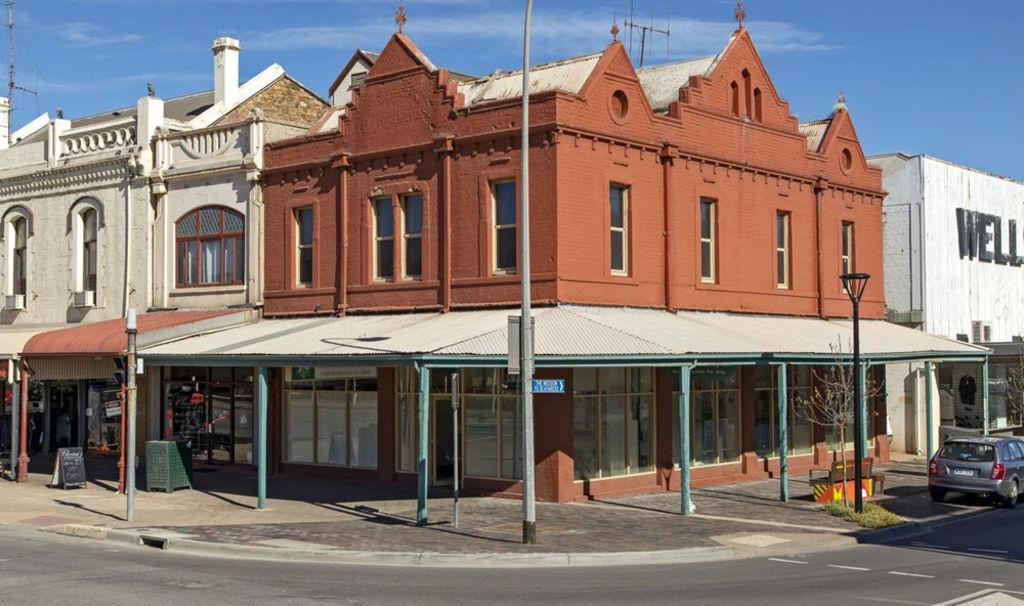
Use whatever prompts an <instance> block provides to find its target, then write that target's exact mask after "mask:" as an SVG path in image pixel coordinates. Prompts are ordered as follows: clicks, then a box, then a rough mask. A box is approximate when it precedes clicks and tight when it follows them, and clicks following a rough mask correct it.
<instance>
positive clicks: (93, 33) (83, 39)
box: [38, 21, 142, 46]
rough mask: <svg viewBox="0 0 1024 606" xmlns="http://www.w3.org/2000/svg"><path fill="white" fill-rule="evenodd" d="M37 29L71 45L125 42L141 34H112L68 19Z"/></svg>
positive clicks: (130, 41) (100, 44)
mask: <svg viewBox="0 0 1024 606" xmlns="http://www.w3.org/2000/svg"><path fill="white" fill-rule="evenodd" d="M38 29H44V30H45V32H46V33H48V34H49V35H51V36H55V37H57V38H59V39H61V40H63V41H64V42H66V43H68V44H70V45H73V46H105V45H109V44H127V43H132V42H139V41H140V40H142V36H141V35H139V34H135V33H128V34H112V33H108V32H104V31H103V30H102V29H100V28H99V27H98V26H96V25H94V24H92V23H87V22H85V21H69V22H65V23H59V24H57V25H51V26H45V27H41V28H38Z"/></svg>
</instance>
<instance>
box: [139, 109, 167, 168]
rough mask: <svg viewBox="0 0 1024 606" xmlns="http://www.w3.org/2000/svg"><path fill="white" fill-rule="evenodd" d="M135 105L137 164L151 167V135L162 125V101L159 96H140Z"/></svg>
mask: <svg viewBox="0 0 1024 606" xmlns="http://www.w3.org/2000/svg"><path fill="white" fill-rule="evenodd" d="M135 107H136V117H135V120H136V122H135V141H136V144H137V145H138V146H139V149H140V152H139V164H141V165H142V167H143V170H145V171H147V172H148V171H149V170H151V169H152V168H153V135H154V134H156V131H157V129H158V128H160V127H161V126H163V125H164V101H163V99H161V98H159V97H150V96H148V95H147V96H145V97H141V98H140V99H139V101H138V103H137V104H136V105H135Z"/></svg>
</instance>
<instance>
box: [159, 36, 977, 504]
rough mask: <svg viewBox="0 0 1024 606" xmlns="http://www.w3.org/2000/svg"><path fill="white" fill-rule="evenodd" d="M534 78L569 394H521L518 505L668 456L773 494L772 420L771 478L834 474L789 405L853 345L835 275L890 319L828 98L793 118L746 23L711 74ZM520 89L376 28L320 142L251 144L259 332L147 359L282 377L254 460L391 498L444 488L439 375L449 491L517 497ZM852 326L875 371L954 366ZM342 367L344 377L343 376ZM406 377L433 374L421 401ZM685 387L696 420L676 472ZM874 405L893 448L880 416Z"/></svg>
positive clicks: (546, 242)
mask: <svg viewBox="0 0 1024 606" xmlns="http://www.w3.org/2000/svg"><path fill="white" fill-rule="evenodd" d="M531 71H532V75H531V98H530V103H531V108H530V112H531V122H530V132H531V136H530V167H531V168H530V172H531V175H530V199H531V204H532V206H531V213H532V214H531V218H532V223H531V231H532V244H531V255H532V271H533V296H534V304H535V305H536V306H538V309H539V310H538V312H537V313H538V315H537V332H538V336H537V339H538V345H537V356H538V376H540V377H542V378H543V377H547V378H564V379H566V382H567V389H566V393H565V394H559V395H539V396H537V400H536V405H535V410H536V413H535V414H536V428H537V441H536V451H537V455H536V461H537V478H538V480H537V481H538V485H537V494H538V497H539V498H541V499H546V500H556V501H568V500H573V499H580V498H587V497H594V496H602V495H609V494H622V493H628V492H637V491H651V490H666V489H675V488H677V487H678V482H679V477H680V474H679V471H678V470H679V468H680V465H682V466H684V467H687V468H689V467H690V466H692V468H693V471H692V477H693V479H694V482H697V483H708V482H720V481H728V480H734V479H739V478H764V477H769V476H770V475H773V474H775V473H777V472H778V469H779V459H778V455H779V454H780V452H779V450H780V439H781V435H780V432H779V425H785V426H786V427H787V428H788V433H789V438H788V439H786V440H784V441H783V442H781V444H782V448H781V449H782V450H784V451H785V452H786V453H788V455H789V465H790V469H791V470H797V469H806V468H807V467H808V466H810V465H812V464H826V463H827V459H828V457H830V456H831V455H830V454H829V452H828V449H827V447H826V446H825V444H824V442H825V438H826V435H825V433H826V432H825V430H824V429H822V428H821V427H815V426H812V425H811V424H810V423H809V422H808V421H806V420H804V419H802V418H801V417H800V416H799V415H797V414H795V413H794V409H795V408H796V404H797V402H798V401H799V400H800V398H804V397H808V396H809V395H810V394H811V390H812V384H811V383H812V375H811V371H810V368H811V365H812V364H815V363H818V364H821V363H828V361H829V360H833V361H834V360H835V356H836V354H834V353H832V352H831V351H830V346H831V345H832V344H838V342H839V340H841V339H848V338H849V337H848V331H849V323H848V322H845V323H844V321H837V320H834V319H832V320H830V319H829V318H837V317H846V316H848V315H849V310H850V303H849V300H848V298H847V296H846V294H845V292H844V291H843V289H842V285H841V283H840V280H839V279H838V276H839V275H840V274H841V273H843V272H844V271H852V270H856V271H860V272H867V273H870V274H871V275H872V276H874V278H873V279H872V281H871V282H870V283H869V285H868V287H867V291H866V293H865V295H864V299H863V304H862V314H863V316H864V317H866V318H868V319H881V318H882V317H883V316H884V312H885V306H884V300H883V289H882V282H883V281H882V279H881V277H882V267H883V265H882V211H881V209H882V199H883V197H884V195H885V194H884V192H883V191H882V188H881V173H880V171H879V170H877V169H874V168H872V167H870V166H868V165H867V164H866V163H865V160H864V155H863V153H862V151H861V147H860V144H859V142H858V139H857V134H856V131H855V130H854V127H853V123H852V120H851V118H850V115H849V113H848V111H846V109H845V106H844V105H842V104H841V103H840V104H837V106H836V108H835V109H834V110H833V111H832V113H831V114H830V115H829V116H828V117H827V118H826V119H824V120H822V121H819V122H812V123H806V124H800V123H798V121H797V118H796V117H795V116H793V115H792V114H791V113H790V111H789V106H788V104H787V103H786V101H785V100H783V98H782V96H781V95H780V93H779V91H777V90H776V88H775V86H774V85H773V84H772V81H771V78H770V76H769V74H768V72H767V70H766V69H765V66H764V64H763V63H762V61H761V58H760V57H759V55H758V53H757V51H756V49H755V47H754V44H753V42H752V40H751V38H750V35H749V34H748V32H747V31H746V30H745V29H743V28H741V29H739V30H737V31H736V32H735V34H734V35H733V36H732V37H731V39H730V40H729V41H728V43H727V44H726V46H725V48H724V49H723V50H722V52H721V53H719V54H718V55H716V56H712V57H703V58H698V59H694V60H691V61H684V62H679V63H673V64H668V65H659V66H653V67H647V68H643V69H641V70H637V69H635V68H634V67H633V65H632V63H631V61H630V59H629V57H628V55H627V53H626V51H625V50H624V49H623V46H622V44H621V43H618V42H613V43H612V44H610V45H609V46H608V47H607V48H605V49H604V50H603V51H601V52H598V53H594V54H591V55H585V56H580V57H573V58H570V59H566V60H563V61H557V62H554V63H549V64H546V65H541V66H537V67H535V68H533V69H532V70H531ZM521 79H522V74H521V73H520V72H510V73H507V72H501V71H496V72H494V73H492V74H490V75H488V76H485V77H482V78H475V79H474V78H469V77H465V76H461V75H453V74H452V73H451V72H450V71H448V70H446V69H443V68H437V67H435V66H434V65H433V64H432V63H431V62H430V60H429V59H428V58H427V57H426V56H425V55H424V54H423V53H422V52H421V51H420V50H419V49H418V48H417V47H416V46H415V45H414V44H413V42H412V41H411V40H410V39H409V38H408V37H406V36H404V35H403V34H401V33H399V34H395V35H394V36H393V37H392V38H391V39H390V40H389V42H388V43H387V45H386V46H385V48H384V49H383V51H382V52H381V53H380V55H379V57H377V58H376V60H375V62H374V63H373V66H372V68H371V69H370V71H369V73H368V75H367V77H366V78H365V81H363V82H362V83H361V84H359V86H358V87H355V88H354V90H353V94H352V100H351V101H350V102H349V103H348V105H347V106H346V107H345V108H338V109H336V110H334V111H333V112H332V113H330V114H328V117H327V118H326V119H329V120H333V119H337V128H336V129H330V130H327V131H326V132H315V131H318V130H320V131H322V130H323V127H322V126H321V128H318V129H314V132H315V134H310V135H308V136H305V137H301V138H297V139H292V140H287V141H282V142H278V143H275V144H272V145H270V146H268V150H267V153H266V165H267V168H266V170H265V172H264V175H265V189H264V192H265V209H266V210H265V226H266V248H267V250H268V251H280V254H268V255H267V261H266V278H265V279H266V282H265V283H266V293H265V299H264V300H265V310H264V311H265V316H266V317H267V318H268V319H266V320H264V321H262V322H261V323H260V327H258V328H252V329H250V330H249V331H248V332H245V331H244V330H243V331H242V332H240V333H238V335H237V337H236V338H235V339H234V341H232V342H230V343H229V342H228V341H225V339H224V338H213V339H209V340H207V341H198V342H195V343H193V344H192V345H191V349H187V351H186V349H180V348H179V349H174V348H170V349H165V350H163V351H161V350H159V349H157V350H156V351H155V352H151V353H149V354H147V357H156V358H157V359H160V356H161V355H162V356H164V360H165V361H168V360H172V359H173V358H174V356H175V355H184V354H185V353H188V354H190V355H199V356H202V357H204V358H206V359H210V360H215V361H216V362H217V363H228V362H231V361H233V362H235V363H238V364H241V363H245V362H246V361H253V363H254V364H261V365H266V366H268V367H279V368H281V371H278V370H273V369H272V370H271V373H270V376H271V380H272V383H273V386H272V388H271V390H270V407H271V411H272V412H271V414H270V417H269V425H270V434H271V436H272V437H271V444H270V446H271V452H270V458H271V467H272V468H275V467H276V468H279V469H284V470H286V471H296V470H304V471H314V472H316V473H327V474H330V475H337V476H342V477H359V478H364V479H374V480H376V481H380V482H386V483H391V482H403V481H405V480H409V481H412V480H413V478H414V476H415V474H416V473H417V469H418V470H419V473H420V476H421V481H422V478H423V471H424V469H427V471H428V472H429V475H430V480H431V481H432V482H434V483H437V484H443V483H444V482H445V481H447V480H450V479H451V475H452V470H451V462H450V459H449V457H450V455H451V448H450V443H451V441H452V440H453V439H455V437H454V436H453V435H452V434H453V433H454V431H455V430H453V429H451V427H450V426H451V423H452V412H451V409H450V407H449V406H448V404H449V403H450V399H449V398H450V397H449V396H447V395H446V394H447V392H448V391H449V384H448V383H447V381H448V379H449V376H450V375H451V372H453V371H454V372H459V373H460V382H461V391H462V393H463V396H462V400H463V408H462V409H461V411H460V413H459V414H460V415H461V417H460V418H459V419H458V423H457V426H458V427H459V429H458V432H459V434H460V435H459V436H458V438H457V439H458V440H459V443H460V444H461V445H462V452H463V453H465V455H464V456H465V460H464V465H463V473H462V475H463V477H464V480H465V486H466V488H467V489H469V490H471V491H480V492H489V493H503V492H505V493H517V492H518V491H519V484H518V482H517V479H518V478H519V477H520V475H519V474H520V473H521V469H520V467H521V462H520V458H519V453H518V446H519V444H520V437H519V436H520V435H521V434H520V433H519V431H520V428H519V420H518V419H519V416H518V415H519V411H518V409H517V407H516V405H517V402H518V401H517V399H516V393H515V391H514V389H509V388H507V387H506V386H505V379H506V377H505V373H504V369H503V368H502V367H503V366H504V362H503V358H502V356H501V353H502V351H503V347H504V339H505V336H504V323H505V316H507V315H509V314H510V313H513V312H510V311H508V308H511V307H513V306H515V305H517V304H518V295H519V290H518V288H519V278H518V276H517V275H516V259H517V251H516V247H517V241H518V240H517V235H516V226H517V223H518V220H517V219H518V214H519V205H518V197H519V196H518V193H517V191H518V190H517V186H516V183H517V180H518V179H519V176H520V175H519V166H520V153H521V145H520V136H519V129H520V125H521V123H520V118H521V113H520V112H521V106H520V95H521ZM503 308H504V309H505V311H501V310H502V309H503ZM491 310H497V311H491ZM707 312H712V313H707ZM367 314H370V315H369V316H367ZM383 314H388V315H383ZM318 316H323V318H322V319H318V318H317V317H318ZM300 317H301V318H303V319H302V320H299V319H297V318H300ZM275 318H276V319H275ZM285 318H293V319H292V320H286V319H285ZM865 324H867V325H868V328H867V330H866V332H865V334H866V335H867V337H866V343H865V352H866V356H868V358H869V359H871V356H872V355H874V356H875V360H876V362H879V363H881V360H891V359H896V358H897V357H899V356H904V355H908V356H909V355H918V356H920V355H921V354H922V352H925V353H927V354H928V355H930V356H934V355H939V356H941V355H947V354H948V355H956V354H957V353H959V354H963V353H964V352H963V351H960V350H957V349H956V347H957V346H952V345H949V346H948V347H947V344H946V343H945V342H937V341H931V340H930V339H931V338H930V337H928V336H927V335H922V334H921V333H914V335H913V336H910V337H908V336H906V334H905V333H903V332H898V331H902V330H903V329H899V328H898V327H894V326H890V325H886V324H885V323H884V322H881V321H870V322H866V323H865ZM893 331H896V332H893ZM445 339H447V340H445ZM901 339H918V340H919V341H917V342H915V343H910V342H908V341H905V340H904V341H903V342H900V340H901ZM921 339H923V340H924V341H921ZM229 340H230V339H229ZM255 343H259V345H258V347H257V346H256V345H254V344H255ZM949 348H953V350H955V351H954V353H953V354H950V352H949V351H947V350H948V349H949ZM937 352H942V353H937ZM970 353H973V354H976V353H977V352H974V351H972V352H970ZM332 356H334V357H332ZM901 359H902V358H901ZM334 361H336V362H337V364H334ZM360 362H361V363H363V364H365V365H367V366H368V367H369V369H368V370H362V371H361V372H362V374H360V371H359V369H353V368H350V367H347V366H345V365H346V364H348V365H351V364H358V363H360ZM798 363H799V364H801V365H800V366H793V368H792V369H791V371H790V372H789V374H786V372H785V369H784V368H783V370H782V372H777V371H778V369H779V368H780V367H784V366H785V365H787V364H798ZM686 364H688V365H690V366H689V367H688V368H687V369H686V370H685V371H681V370H680V367H681V366H682V365H686ZM693 365H696V367H693ZM413 366H415V368H417V369H420V373H421V374H420V375H419V376H420V377H422V372H423V370H422V369H424V368H430V367H431V366H433V372H432V374H431V376H430V379H429V380H430V385H431V388H430V390H429V391H430V397H429V398H427V397H426V396H423V395H417V394H418V387H417V385H418V384H419V385H422V384H423V383H417V381H416V380H415V378H416V375H417V372H416V371H415V370H414V369H413V368H411V367H413ZM310 367H316V368H315V369H314V368H310ZM690 368H692V374H691V370H690ZM684 376H687V377H691V379H690V380H689V381H686V382H685V383H681V382H682V381H683V379H682V378H681V377H684ZM422 380H427V379H422ZM781 380H785V381H786V382H787V384H788V402H789V405H788V408H787V407H785V406H781V407H780V406H777V404H779V405H781V404H782V402H781V401H780V400H785V398H780V396H779V392H780V390H778V389H777V387H776V383H778V382H779V381H781ZM328 385H329V386H328ZM361 385H362V387H361ZM325 386H326V387H325ZM339 392H346V393H350V395H348V396H345V397H346V398H347V400H346V402H347V404H337V402H336V401H340V400H344V399H345V398H339V397H338V396H335V395H330V394H334V393H339ZM680 393H683V394H689V400H690V411H691V413H690V416H691V418H692V420H693V421H692V424H691V426H690V429H689V431H688V432H687V433H688V434H689V435H688V436H687V437H688V438H689V440H687V442H688V443H692V449H691V451H690V452H691V454H692V456H691V457H690V458H691V460H690V461H682V462H680V458H681V455H680V454H679V453H680V438H679V430H678V427H679V420H678V419H679V410H678V406H677V405H676V404H677V402H679V401H680V400H682V399H684V397H680V395H679V394H680ZM324 394H328V395H324ZM360 394H362V395H360ZM428 401H429V403H430V411H429V413H428V412H425V408H424V406H425V404H426V403H427V402H428ZM358 402H363V404H362V405H357V404H356V403H358ZM417 403H418V406H417ZM417 408H418V409H419V411H418V412H419V414H418V415H417ZM871 408H872V411H873V414H869V415H868V417H869V419H870V420H869V421H868V425H869V427H868V434H869V435H870V437H871V438H872V439H873V441H874V446H873V448H874V453H875V455H876V456H878V457H880V458H881V459H885V458H886V457H887V444H886V441H885V440H884V439H878V440H874V438H875V437H876V436H878V437H881V438H884V435H885V415H884V404H883V403H881V402H874V403H872V405H871ZM339 411H340V412H339ZM783 414H784V415H785V416H786V420H785V423H780V422H779V419H781V418H782V416H781V415H783ZM371 415H374V416H373V422H372V423H370V422H369V421H368V419H370V416H371ZM417 416H418V419H417ZM325 418H327V419H334V418H337V420H334V421H331V420H328V421H326V422H323V421H322V420H323V419H325ZM353 419H357V420H359V423H362V425H360V427H361V428H362V430H363V433H362V434H360V435H356V433H354V432H353V430H352V427H353V423H354V421H353ZM424 420H426V421H427V422H428V423H429V431H428V429H427V428H426V427H425V425H424ZM332 423H333V425H332ZM342 425H344V428H342ZM339 428H341V429H339ZM428 434H429V435H428ZM417 440H423V441H421V442H419V443H420V444H423V443H427V441H429V448H428V451H427V453H426V455H424V452H423V449H422V448H419V447H418V445H417ZM357 443H358V444H359V445H356V444H357ZM356 450H359V451H363V452H362V454H359V455H354V454H353V453H354V452H355V451H356ZM342 451H344V452H345V454H344V455H340V454H338V453H341V452H342ZM364 455H365V457H364ZM355 459H359V464H353V461H354V460H355ZM428 465H429V467H427V466H428ZM421 494H422V493H421Z"/></svg>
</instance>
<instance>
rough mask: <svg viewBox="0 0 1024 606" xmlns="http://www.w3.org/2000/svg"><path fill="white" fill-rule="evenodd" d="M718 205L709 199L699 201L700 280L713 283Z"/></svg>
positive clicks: (715, 275) (714, 276)
mask: <svg viewBox="0 0 1024 606" xmlns="http://www.w3.org/2000/svg"><path fill="white" fill-rule="evenodd" d="M717 236H718V203H717V202H715V201H714V200H711V199H709V198H701V201H700V279H701V282H707V283H714V282H715V281H716V280H717V279H718V272H717V268H716V263H717V258H716V257H717V256H718V254H717V252H718V251H717V247H718V242H717V239H718V237H717Z"/></svg>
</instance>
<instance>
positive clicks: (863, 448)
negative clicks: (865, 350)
mask: <svg viewBox="0 0 1024 606" xmlns="http://www.w3.org/2000/svg"><path fill="white" fill-rule="evenodd" d="M869 368H871V364H867V363H865V364H861V365H860V372H859V373H858V374H857V377H856V379H857V382H858V383H859V384H860V402H858V403H857V406H860V452H861V456H867V452H868V390H867V374H868V369H869Z"/></svg>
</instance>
